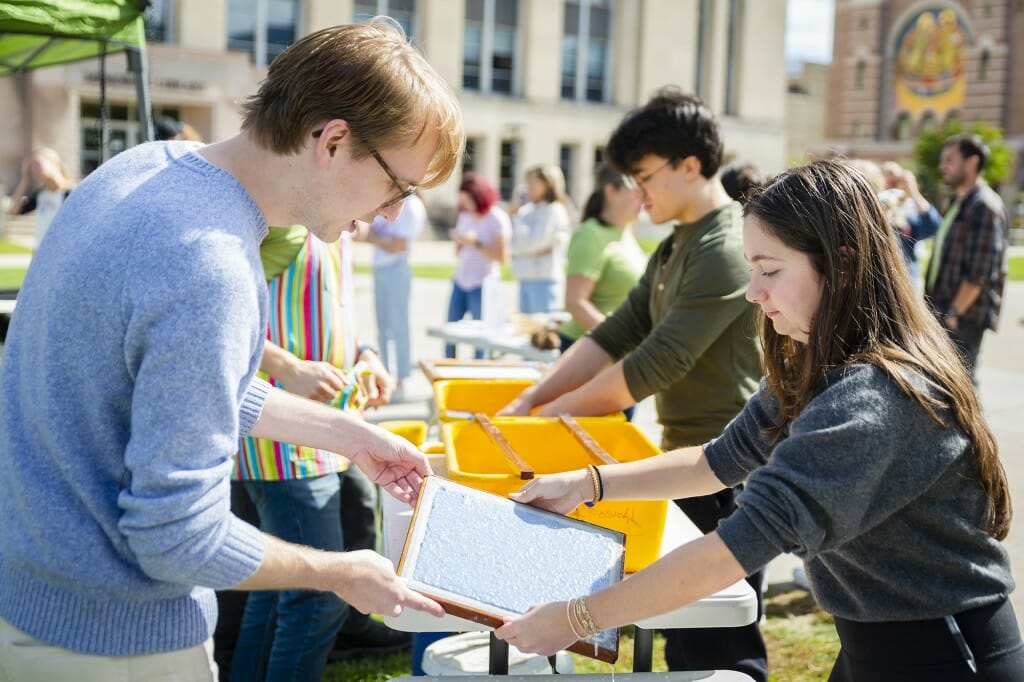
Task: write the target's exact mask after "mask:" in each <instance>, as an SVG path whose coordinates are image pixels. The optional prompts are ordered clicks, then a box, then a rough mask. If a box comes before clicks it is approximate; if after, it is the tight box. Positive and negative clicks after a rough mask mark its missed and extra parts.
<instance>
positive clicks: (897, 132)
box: [893, 111, 910, 140]
mask: <svg viewBox="0 0 1024 682" xmlns="http://www.w3.org/2000/svg"><path fill="white" fill-rule="evenodd" d="M893 137H894V138H895V139H897V140H909V139H910V114H909V113H908V112H906V111H901V112H900V113H899V115H898V116H897V117H896V125H895V126H893Z"/></svg>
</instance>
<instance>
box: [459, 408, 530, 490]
mask: <svg viewBox="0 0 1024 682" xmlns="http://www.w3.org/2000/svg"><path fill="white" fill-rule="evenodd" d="M473 419H475V420H477V421H478V422H480V426H482V427H483V429H484V431H485V432H486V433H487V435H488V436H490V437H491V440H493V441H494V442H495V444H497V446H498V448H500V449H501V454H503V455H505V458H506V459H508V461H509V462H511V463H512V467H513V468H515V470H516V471H518V472H519V478H521V479H523V480H524V481H526V480H529V479H531V478H533V467H531V466H530V465H529V464H527V463H526V462H525V461H523V458H522V457H520V456H519V455H518V454H516V451H515V450H513V449H512V445H511V444H509V442H508V440H507V439H506V438H505V436H504V435H502V433H501V431H499V430H498V427H497V426H495V425H494V422H492V421H491V420H490V419H488V418H487V415H486V414H484V413H483V412H477V413H475V414H474V415H473Z"/></svg>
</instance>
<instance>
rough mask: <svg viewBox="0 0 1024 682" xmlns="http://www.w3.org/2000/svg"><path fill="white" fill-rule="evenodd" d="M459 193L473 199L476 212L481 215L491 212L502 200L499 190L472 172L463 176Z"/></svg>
mask: <svg viewBox="0 0 1024 682" xmlns="http://www.w3.org/2000/svg"><path fill="white" fill-rule="evenodd" d="M459 191H460V192H465V193H466V194H468V195H469V196H470V197H472V199H473V204H474V205H475V206H476V212H477V213H479V214H481V215H482V214H484V213H487V212H488V211H490V210H491V208H492V207H493V206H494V205H495V204H496V203H498V200H499V199H500V198H501V195H500V194H498V190H496V189H494V185H492V184H491V183H490V182H488V180H487V178H485V177H484V176H482V175H480V174H479V173H474V172H472V171H470V172H469V173H466V174H465V175H463V176H462V183H461V184H460V185H459Z"/></svg>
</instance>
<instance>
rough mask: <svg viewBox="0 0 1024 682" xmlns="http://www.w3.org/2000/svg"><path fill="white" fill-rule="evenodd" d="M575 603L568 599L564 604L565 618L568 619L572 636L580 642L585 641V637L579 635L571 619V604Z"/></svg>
mask: <svg viewBox="0 0 1024 682" xmlns="http://www.w3.org/2000/svg"><path fill="white" fill-rule="evenodd" d="M575 601H576V600H575V599H570V600H569V601H567V602H565V617H566V618H568V619H569V629H570V630H572V636H573V637H575V638H576V639H579V640H582V639H586V638H587V636H586V635H581V634H580V633H579V630H578V629H577V623H576V619H575V618H574V617H573V602H575Z"/></svg>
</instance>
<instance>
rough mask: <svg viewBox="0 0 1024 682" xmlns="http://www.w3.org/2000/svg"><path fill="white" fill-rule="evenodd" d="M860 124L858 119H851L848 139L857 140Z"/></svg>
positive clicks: (859, 133)
mask: <svg viewBox="0 0 1024 682" xmlns="http://www.w3.org/2000/svg"><path fill="white" fill-rule="evenodd" d="M861 128H862V126H861V123H860V119H859V118H855V119H853V125H852V126H851V127H850V137H853V138H857V137H860V135H861Z"/></svg>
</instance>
